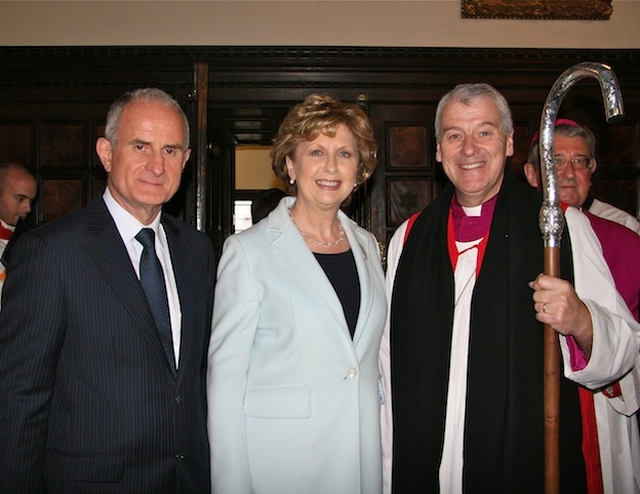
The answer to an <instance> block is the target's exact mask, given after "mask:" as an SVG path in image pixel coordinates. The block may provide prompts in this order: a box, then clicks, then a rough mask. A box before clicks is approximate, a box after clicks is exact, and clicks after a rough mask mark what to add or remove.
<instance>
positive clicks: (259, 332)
mask: <svg viewBox="0 0 640 494" xmlns="http://www.w3.org/2000/svg"><path fill="white" fill-rule="evenodd" d="M271 160H272V165H273V168H274V171H275V172H276V175H278V176H279V177H280V178H282V179H283V180H284V181H285V183H286V185H287V188H288V189H289V190H288V192H290V193H291V194H293V195H294V196H295V197H285V198H284V199H282V200H281V202H280V203H279V204H278V206H277V207H276V209H275V210H274V211H273V212H271V214H270V215H269V216H268V217H267V218H265V219H264V220H262V221H260V222H259V223H258V224H257V225H254V226H253V227H251V228H250V229H248V230H246V231H245V232H243V233H240V234H238V235H233V236H231V237H229V238H228V239H227V241H226V242H225V246H224V251H223V254H222V258H221V260H220V264H219V269H218V281H217V284H216V292H215V304H214V316H213V332H212V335H211V343H210V347H209V355H208V358H209V366H208V371H207V401H208V431H209V444H210V448H211V482H212V492H213V493H214V494H243V493H247V494H248V493H255V494H262V493H274V494H287V493H290V494H303V493H313V494H358V493H372V494H373V493H379V492H381V490H382V473H381V452H380V426H379V415H380V408H379V407H380V403H379V391H378V389H379V384H378V382H379V371H378V363H377V362H378V349H379V346H380V338H381V335H382V329H383V326H384V322H385V317H386V302H385V294H384V281H383V280H384V278H383V272H382V268H381V265H380V256H379V249H378V244H377V242H376V239H375V237H374V236H373V235H372V234H370V233H369V232H367V231H366V230H364V229H362V228H360V227H359V226H358V225H356V223H355V222H353V221H352V220H350V219H349V218H348V217H347V215H346V214H344V213H343V212H342V211H341V210H340V206H341V205H342V204H343V203H344V201H345V200H346V199H347V198H348V197H349V196H350V195H351V193H352V192H353V191H354V189H355V188H356V187H357V186H358V185H359V184H361V183H362V182H364V181H365V180H366V179H367V178H368V177H369V176H370V175H371V173H372V172H373V170H374V168H375V165H376V144H375V140H374V137H373V132H372V130H371V126H370V124H369V121H368V119H367V116H366V115H365V114H364V112H363V111H362V110H361V109H360V108H359V107H358V106H357V105H353V104H343V103H341V102H340V101H338V100H336V99H334V98H332V97H330V96H328V95H323V94H314V95H310V96H309V97H307V98H306V99H305V101H303V102H302V103H300V104H298V105H296V106H295V107H294V108H293V109H292V110H291V112H290V113H289V115H288V116H287V117H286V119H285V120H284V122H283V123H282V125H281V127H280V129H279V133H278V136H277V137H276V140H275V143H274V146H273V149H272V151H271Z"/></svg>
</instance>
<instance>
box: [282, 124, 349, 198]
mask: <svg viewBox="0 0 640 494" xmlns="http://www.w3.org/2000/svg"><path fill="white" fill-rule="evenodd" d="M358 162H359V158H358V152H357V148H356V141H355V138H354V136H353V133H352V132H351V131H350V130H349V129H348V128H347V127H346V126H345V125H344V124H338V125H337V126H336V133H335V135H334V136H333V137H330V136H328V135H326V134H322V133H321V134H320V135H319V136H318V137H316V138H315V139H314V140H313V141H303V142H301V143H300V144H298V147H297V148H296V152H295V156H287V158H286V163H287V171H288V173H289V177H291V178H292V179H293V180H295V181H296V183H297V186H298V194H297V201H296V207H299V206H304V207H305V208H309V209H317V210H335V211H337V210H338V208H339V207H340V205H341V204H342V203H343V202H344V201H345V199H346V198H347V197H349V195H350V194H351V193H352V192H353V189H354V184H355V183H356V172H357V171H358Z"/></svg>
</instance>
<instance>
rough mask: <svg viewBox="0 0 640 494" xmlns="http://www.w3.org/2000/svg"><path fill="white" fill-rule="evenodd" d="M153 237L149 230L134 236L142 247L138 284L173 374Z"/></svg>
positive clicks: (161, 277) (164, 290)
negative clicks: (145, 299) (147, 303)
mask: <svg viewBox="0 0 640 494" xmlns="http://www.w3.org/2000/svg"><path fill="white" fill-rule="evenodd" d="M155 237H156V235H155V232H154V231H153V230H152V229H151V228H143V229H142V230H140V231H139V232H138V234H137V235H136V240H137V241H138V242H140V243H141V244H142V246H143V247H144V248H143V249H142V256H141V257H140V284H141V285H142V289H143V290H144V293H145V295H146V296H147V301H148V302H149V308H150V309H151V313H152V314H153V319H154V320H155V323H156V328H157V329H158V333H159V335H160V341H161V342H162V347H163V348H164V352H165V354H166V356H167V360H168V361H169V366H170V367H171V370H172V371H173V373H174V374H175V373H176V364H175V358H174V354H173V338H172V336H171V320H170V318H169V301H168V300H167V288H166V286H165V284H164V275H163V272H162V265H161V264H160V260H159V259H158V256H157V255H156V245H155Z"/></svg>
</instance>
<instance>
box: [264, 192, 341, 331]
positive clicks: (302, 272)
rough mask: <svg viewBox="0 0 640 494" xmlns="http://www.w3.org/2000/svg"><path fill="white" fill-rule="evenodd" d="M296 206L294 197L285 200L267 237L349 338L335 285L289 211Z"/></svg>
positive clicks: (273, 216)
mask: <svg viewBox="0 0 640 494" xmlns="http://www.w3.org/2000/svg"><path fill="white" fill-rule="evenodd" d="M294 203H295V198H294V197H285V198H284V199H282V200H281V201H280V203H279V204H278V206H277V207H276V209H274V211H273V213H272V214H270V215H269V217H268V219H267V234H268V235H269V238H270V241H271V246H272V247H273V249H274V250H275V252H276V253H277V254H278V255H279V256H281V257H282V259H283V260H284V261H285V262H286V263H287V264H288V265H289V267H290V268H291V271H292V272H293V274H294V276H296V278H297V279H298V280H300V282H302V283H304V284H305V285H307V286H308V287H309V288H310V289H311V290H312V291H313V292H314V293H315V294H316V296H317V297H318V300H319V301H320V302H321V303H322V304H324V306H325V307H326V308H327V309H328V310H329V311H330V312H331V314H332V315H333V317H334V318H335V319H336V321H337V322H338V324H339V325H340V327H341V328H342V331H343V332H344V333H345V334H346V335H348V336H349V338H351V336H350V335H349V328H348V326H347V320H346V318H345V316H344V311H343V310H342V304H341V303H340V300H339V299H338V295H336V292H335V290H334V289H333V285H331V282H330V281H329V279H328V278H327V276H326V275H325V273H324V270H323V269H322V268H321V267H320V265H319V264H318V261H317V260H316V258H315V256H314V255H313V252H311V250H310V249H309V247H308V246H307V244H306V242H305V240H304V239H303V238H302V236H301V235H300V232H298V230H297V229H296V227H295V225H293V223H292V222H291V218H289V214H288V212H287V208H289V207H291V206H293V204H294Z"/></svg>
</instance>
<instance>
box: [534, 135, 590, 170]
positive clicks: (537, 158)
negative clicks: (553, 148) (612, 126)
mask: <svg viewBox="0 0 640 494" xmlns="http://www.w3.org/2000/svg"><path fill="white" fill-rule="evenodd" d="M556 135H560V136H564V137H582V138H583V139H584V141H585V142H586V143H587V147H588V148H589V154H590V155H591V156H589V158H593V157H594V156H595V155H596V136H595V135H594V134H593V132H591V131H590V130H589V129H588V128H586V127H583V126H581V125H564V124H563V125H557V126H556V128H555V131H554V136H556ZM527 163H531V164H532V165H533V166H534V167H535V168H539V167H540V141H539V139H536V140H535V141H534V142H533V143H532V144H531V147H530V148H529V154H528V155H527Z"/></svg>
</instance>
